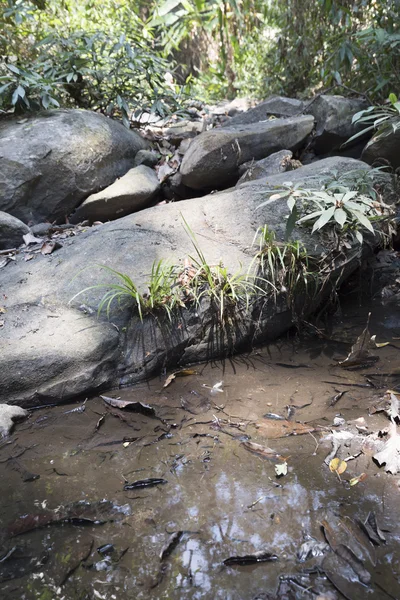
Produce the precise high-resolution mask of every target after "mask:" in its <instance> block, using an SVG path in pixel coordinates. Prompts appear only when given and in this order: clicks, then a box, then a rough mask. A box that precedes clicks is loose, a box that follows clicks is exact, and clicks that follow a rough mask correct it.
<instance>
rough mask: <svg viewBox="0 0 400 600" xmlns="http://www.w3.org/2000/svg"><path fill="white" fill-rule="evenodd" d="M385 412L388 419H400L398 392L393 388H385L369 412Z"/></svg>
mask: <svg viewBox="0 0 400 600" xmlns="http://www.w3.org/2000/svg"><path fill="white" fill-rule="evenodd" d="M382 411H383V412H385V413H386V414H387V416H388V417H389V418H390V419H394V420H395V421H398V422H399V421H400V394H399V393H398V392H395V391H393V390H387V391H386V392H385V394H384V396H383V398H382V400H380V401H379V402H378V404H376V405H375V406H372V407H371V408H370V410H369V413H370V414H371V415H373V414H374V413H376V412H382Z"/></svg>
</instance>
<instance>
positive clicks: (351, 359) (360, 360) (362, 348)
mask: <svg viewBox="0 0 400 600" xmlns="http://www.w3.org/2000/svg"><path fill="white" fill-rule="evenodd" d="M370 317H371V313H369V315H368V320H367V324H366V326H365V329H364V331H363V332H362V333H361V335H359V336H358V338H357V340H356V342H355V344H353V346H352V347H351V350H350V352H349V354H348V355H347V357H346V358H345V359H344V360H342V361H340V362H339V363H338V364H339V365H340V366H341V367H343V368H347V367H356V366H363V365H366V364H368V363H373V362H376V360H377V357H376V356H370V354H369V347H370V346H371V334H370V332H369V330H368V326H369V319H370Z"/></svg>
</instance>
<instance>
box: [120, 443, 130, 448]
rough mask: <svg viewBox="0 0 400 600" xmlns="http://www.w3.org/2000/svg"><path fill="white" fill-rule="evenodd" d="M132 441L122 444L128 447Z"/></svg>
mask: <svg viewBox="0 0 400 600" xmlns="http://www.w3.org/2000/svg"><path fill="white" fill-rule="evenodd" d="M129 444H130V442H124V443H123V444H122V445H123V447H124V448H127V447H128V446H129Z"/></svg>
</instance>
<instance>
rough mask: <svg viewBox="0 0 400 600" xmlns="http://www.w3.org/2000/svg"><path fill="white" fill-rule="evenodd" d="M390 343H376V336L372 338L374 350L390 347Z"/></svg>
mask: <svg viewBox="0 0 400 600" xmlns="http://www.w3.org/2000/svg"><path fill="white" fill-rule="evenodd" d="M389 345H390V342H380V343H378V342H377V341H376V335H373V336H371V346H372V347H373V348H384V347H385V346H389Z"/></svg>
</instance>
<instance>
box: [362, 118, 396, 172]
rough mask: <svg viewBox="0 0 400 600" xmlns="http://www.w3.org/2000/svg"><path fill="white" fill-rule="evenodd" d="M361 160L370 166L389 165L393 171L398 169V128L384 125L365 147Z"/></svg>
mask: <svg viewBox="0 0 400 600" xmlns="http://www.w3.org/2000/svg"><path fill="white" fill-rule="evenodd" d="M362 159H363V160H365V162H367V163H369V164H370V165H372V164H373V163H377V164H379V163H380V164H385V163H386V164H387V163H389V164H390V165H391V166H392V168H393V169H398V168H399V167H400V128H395V127H393V128H392V127H390V125H389V126H388V125H386V126H385V128H384V129H382V130H381V131H378V132H377V133H376V134H375V135H374V136H373V137H372V138H371V139H370V140H369V142H368V143H367V145H366V146H365V148H364V150H363V153H362Z"/></svg>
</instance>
